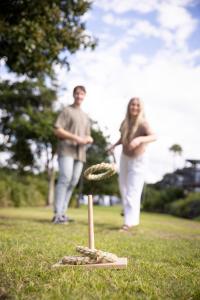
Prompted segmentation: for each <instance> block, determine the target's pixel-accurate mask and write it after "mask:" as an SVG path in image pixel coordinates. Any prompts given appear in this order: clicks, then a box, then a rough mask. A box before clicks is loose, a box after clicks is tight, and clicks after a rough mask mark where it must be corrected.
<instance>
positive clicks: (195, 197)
mask: <svg viewBox="0 0 200 300" xmlns="http://www.w3.org/2000/svg"><path fill="white" fill-rule="evenodd" d="M169 211H170V213H171V214H172V215H175V216H178V217H183V218H188V219H194V218H199V217H200V193H190V194H189V195H188V196H187V197H186V198H185V199H181V200H178V201H175V202H173V203H171V205H170V210H169Z"/></svg>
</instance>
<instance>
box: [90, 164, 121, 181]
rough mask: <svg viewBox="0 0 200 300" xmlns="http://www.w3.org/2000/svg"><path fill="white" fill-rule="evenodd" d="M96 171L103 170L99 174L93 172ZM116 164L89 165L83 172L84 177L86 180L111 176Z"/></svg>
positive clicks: (114, 171)
mask: <svg viewBox="0 0 200 300" xmlns="http://www.w3.org/2000/svg"><path fill="white" fill-rule="evenodd" d="M98 171H104V172H103V173H100V174H94V173H95V172H98ZM116 171H117V170H116V166H115V165H114V164H108V163H101V164H97V165H94V166H91V167H89V168H88V169H86V170H85V172H84V177H85V178H86V179H87V180H97V181H98V180H102V179H106V178H109V177H111V176H112V175H114V174H115V173H116Z"/></svg>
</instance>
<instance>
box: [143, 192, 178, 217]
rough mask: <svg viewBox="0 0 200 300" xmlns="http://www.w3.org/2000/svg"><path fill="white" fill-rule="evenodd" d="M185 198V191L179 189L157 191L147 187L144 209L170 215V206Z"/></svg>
mask: <svg viewBox="0 0 200 300" xmlns="http://www.w3.org/2000/svg"><path fill="white" fill-rule="evenodd" d="M183 197H184V191H183V190H182V189H177V188H166V189H163V190H157V189H155V188H153V187H149V186H147V187H146V188H145V191H144V197H143V202H142V209H143V210H145V211H152V212H161V213H168V212H169V205H170V203H171V202H174V201H175V200H177V199H180V198H183Z"/></svg>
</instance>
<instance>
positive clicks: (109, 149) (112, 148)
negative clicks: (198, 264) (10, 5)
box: [106, 145, 115, 154]
mask: <svg viewBox="0 0 200 300" xmlns="http://www.w3.org/2000/svg"><path fill="white" fill-rule="evenodd" d="M114 149H115V145H112V146H110V147H109V148H108V149H106V152H108V153H110V154H113V152H114Z"/></svg>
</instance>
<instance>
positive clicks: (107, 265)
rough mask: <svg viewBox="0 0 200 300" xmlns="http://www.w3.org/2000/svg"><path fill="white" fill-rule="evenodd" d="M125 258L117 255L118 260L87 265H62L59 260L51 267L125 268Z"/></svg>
mask: <svg viewBox="0 0 200 300" xmlns="http://www.w3.org/2000/svg"><path fill="white" fill-rule="evenodd" d="M127 263H128V261H127V258H126V257H119V258H118V261H116V262H114V263H103V264H88V265H63V264H62V263H61V262H58V263H56V264H55V265H53V266H52V268H60V267H62V268H69V267H71V268H76V267H80V268H86V269H101V268H102V269H126V268H127Z"/></svg>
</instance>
